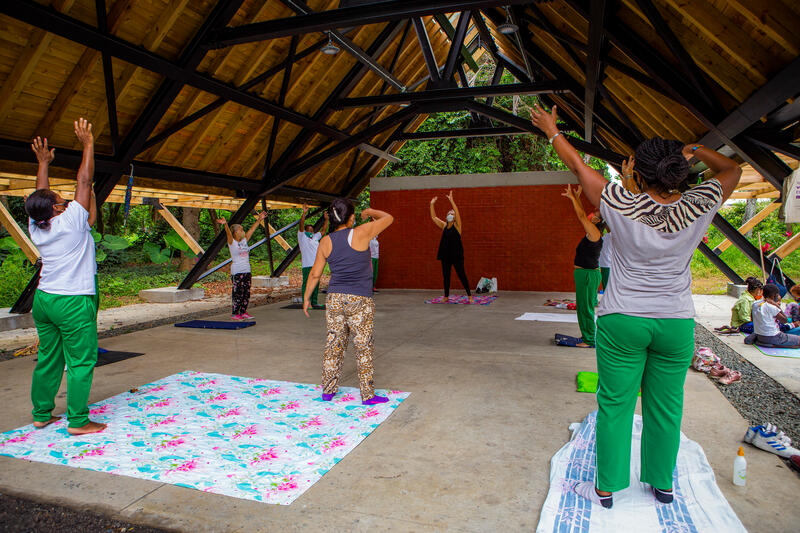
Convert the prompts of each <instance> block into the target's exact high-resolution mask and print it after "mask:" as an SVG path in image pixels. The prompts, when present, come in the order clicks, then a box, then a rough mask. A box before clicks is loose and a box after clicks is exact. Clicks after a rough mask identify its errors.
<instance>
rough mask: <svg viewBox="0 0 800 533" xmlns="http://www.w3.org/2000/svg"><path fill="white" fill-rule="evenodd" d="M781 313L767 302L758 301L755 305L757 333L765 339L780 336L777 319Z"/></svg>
mask: <svg viewBox="0 0 800 533" xmlns="http://www.w3.org/2000/svg"><path fill="white" fill-rule="evenodd" d="M780 312H781V310H780V309H778V308H777V307H775V306H774V305H772V304H771V303H767V301H766V300H757V301H756V302H755V303H754V304H753V329H754V330H755V332H756V333H758V334H759V335H763V336H765V337H773V336H775V335H778V334H779V333H780V332H781V330H780V328H779V327H778V323H777V322H776V321H775V317H776V316H778V313H780Z"/></svg>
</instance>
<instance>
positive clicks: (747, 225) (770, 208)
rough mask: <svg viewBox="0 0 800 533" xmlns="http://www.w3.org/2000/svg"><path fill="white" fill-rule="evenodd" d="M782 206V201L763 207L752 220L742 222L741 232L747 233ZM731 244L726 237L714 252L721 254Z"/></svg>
mask: <svg viewBox="0 0 800 533" xmlns="http://www.w3.org/2000/svg"><path fill="white" fill-rule="evenodd" d="M780 206H781V203H780V202H772V203H771V204H769V205H768V206H767V207H765V208H764V209H762V210H761V211H759V212H758V213H756V214H755V216H753V218H751V219H750V220H748V221H747V222H745V223H744V224H742V226H741V227H740V228H739V233H741V234H742V235H744V234H745V233H747V232H748V231H750V230H751V229H753V228H755V227H756V226H757V225H758V223H759V222H761V221H762V220H764V219H765V218H767V216H768V215H769V214H770V213H772V212H773V211H775V210H776V209H778V208H779V207H780ZM787 242H788V241H787ZM731 244H733V243H732V242H731V241H729V240H728V239H725V240H724V241H722V242H721V243H719V244H718V245H717V247H716V248H714V253H715V254H717V255H719V254H721V253H722V252H724V251H725V250H727V249H728V248H729V247H730V245H731ZM776 252H777V250H776Z"/></svg>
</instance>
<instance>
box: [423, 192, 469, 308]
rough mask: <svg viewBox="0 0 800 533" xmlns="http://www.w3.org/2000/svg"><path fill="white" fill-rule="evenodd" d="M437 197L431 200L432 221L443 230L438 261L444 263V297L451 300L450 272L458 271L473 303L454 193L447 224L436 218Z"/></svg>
mask: <svg viewBox="0 0 800 533" xmlns="http://www.w3.org/2000/svg"><path fill="white" fill-rule="evenodd" d="M436 198H437V197H436V196H434V197H433V199H432V200H431V219H432V220H433V223H434V224H436V227H438V228H439V229H441V230H442V240H441V241H439V252H438V254H437V255H436V259H438V260H439V261H441V262H442V277H443V278H444V297H445V299H449V298H450V270H451V268H453V267H454V268H455V269H456V274H458V278H459V279H460V280H461V284H462V285H463V286H464V290H465V291H466V292H467V296H468V297H469V303H472V293H471V292H470V291H469V282H468V281H467V273H466V272H465V271H464V245H463V244H462V243H461V215H460V214H459V212H458V207H457V206H456V203H455V201H453V191H450V194H448V195H447V199H448V200H450V205H451V206H452V209H450V211H448V212H447V217H446V219H447V222H445V221H444V220H442V219H440V218H438V217H437V216H436V207H435V204H436Z"/></svg>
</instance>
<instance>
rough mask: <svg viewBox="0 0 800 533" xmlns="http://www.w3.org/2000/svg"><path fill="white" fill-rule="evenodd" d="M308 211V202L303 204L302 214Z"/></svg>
mask: <svg viewBox="0 0 800 533" xmlns="http://www.w3.org/2000/svg"><path fill="white" fill-rule="evenodd" d="M306 213H308V204H303V214H304V215H305V214H306Z"/></svg>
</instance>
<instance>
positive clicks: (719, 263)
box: [697, 242, 744, 285]
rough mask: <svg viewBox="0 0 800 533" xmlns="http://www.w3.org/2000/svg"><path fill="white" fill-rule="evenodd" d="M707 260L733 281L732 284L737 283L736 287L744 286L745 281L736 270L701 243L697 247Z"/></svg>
mask: <svg viewBox="0 0 800 533" xmlns="http://www.w3.org/2000/svg"><path fill="white" fill-rule="evenodd" d="M697 249H698V250H700V253H702V254H703V255H704V256H706V258H707V259H708V260H709V261H711V263H712V264H713V265H714V266H715V267H717V268H718V269H719V271H720V272H722V273H723V274H725V276H726V277H727V278H728V279H729V280H730V281H731V283H735V284H736V285H744V280H743V279H742V277H741V276H740V275H739V274H737V273H736V271H735V270H734V269H732V268H731V267H730V265H728V263H726V262H725V261H723V260H722V258H721V257H720V256H718V255H717V254H715V253H714V250H712V249H711V248H709V247H708V245H707V244H706V243H704V242H701V243H700V245H699V246H698V247H697Z"/></svg>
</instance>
